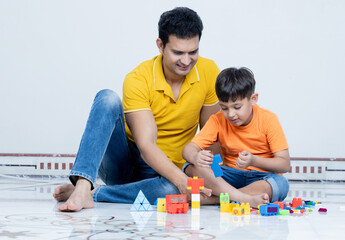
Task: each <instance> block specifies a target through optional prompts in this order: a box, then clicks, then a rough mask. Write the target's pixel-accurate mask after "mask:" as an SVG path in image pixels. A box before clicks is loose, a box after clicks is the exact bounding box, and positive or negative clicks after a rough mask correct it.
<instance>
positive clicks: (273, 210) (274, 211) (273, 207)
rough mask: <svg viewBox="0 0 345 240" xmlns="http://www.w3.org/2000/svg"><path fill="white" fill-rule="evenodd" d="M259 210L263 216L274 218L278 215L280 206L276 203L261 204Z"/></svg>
mask: <svg viewBox="0 0 345 240" xmlns="http://www.w3.org/2000/svg"><path fill="white" fill-rule="evenodd" d="M258 209H259V210H258V213H259V214H260V215H261V216H273V215H278V212H279V205H278V204H275V203H267V204H260V205H258Z"/></svg>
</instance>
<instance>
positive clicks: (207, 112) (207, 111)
mask: <svg viewBox="0 0 345 240" xmlns="http://www.w3.org/2000/svg"><path fill="white" fill-rule="evenodd" d="M219 110H220V107H219V104H218V103H217V104H215V105H212V106H203V107H202V109H201V111H200V120H199V126H200V129H202V128H203V127H204V125H205V123H206V122H207V120H208V119H209V118H210V116H211V115H212V114H216V113H217V112H218V111H219Z"/></svg>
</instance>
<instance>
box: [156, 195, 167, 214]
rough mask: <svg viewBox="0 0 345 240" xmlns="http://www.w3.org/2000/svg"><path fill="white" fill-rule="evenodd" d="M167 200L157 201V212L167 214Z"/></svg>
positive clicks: (159, 199)
mask: <svg viewBox="0 0 345 240" xmlns="http://www.w3.org/2000/svg"><path fill="white" fill-rule="evenodd" d="M165 205H166V204H165V198H158V199H157V212H166V207H165Z"/></svg>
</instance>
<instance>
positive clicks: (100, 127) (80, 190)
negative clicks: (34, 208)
mask: <svg viewBox="0 0 345 240" xmlns="http://www.w3.org/2000/svg"><path fill="white" fill-rule="evenodd" d="M129 160H130V153H129V149H128V142H127V136H126V133H125V128H124V119H123V108H122V103H121V100H120V98H119V97H118V96H117V95H116V94H115V93H114V92H113V91H111V90H102V91H100V92H99V93H98V94H97V95H96V97H95V100H94V103H93V105H92V108H91V112H90V115H89V119H88V121H87V124H86V129H85V132H84V134H83V137H82V140H81V143H80V147H79V151H78V154H77V157H76V160H75V163H74V166H73V169H72V171H71V173H70V180H71V182H72V183H73V185H75V186H76V187H75V188H74V187H73V186H72V185H63V186H61V187H58V188H57V189H56V191H55V194H54V197H55V198H56V199H57V200H58V201H66V200H67V202H66V203H65V204H63V205H61V206H59V208H58V209H59V210H61V211H79V210H81V209H82V208H90V207H92V206H93V200H92V196H91V189H93V188H94V186H95V181H96V178H97V173H98V171H99V172H100V176H101V178H102V180H104V181H105V182H106V183H107V182H111V183H112V184H116V183H124V182H126V181H127V182H128V181H129V180H128V179H129V176H130V175H131V173H132V168H131V164H130V161H129Z"/></svg>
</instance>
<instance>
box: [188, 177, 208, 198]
mask: <svg viewBox="0 0 345 240" xmlns="http://www.w3.org/2000/svg"><path fill="white" fill-rule="evenodd" d="M187 189H190V190H191V193H192V194H200V189H204V179H203V178H198V177H195V176H194V177H193V178H188V179H187Z"/></svg>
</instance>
